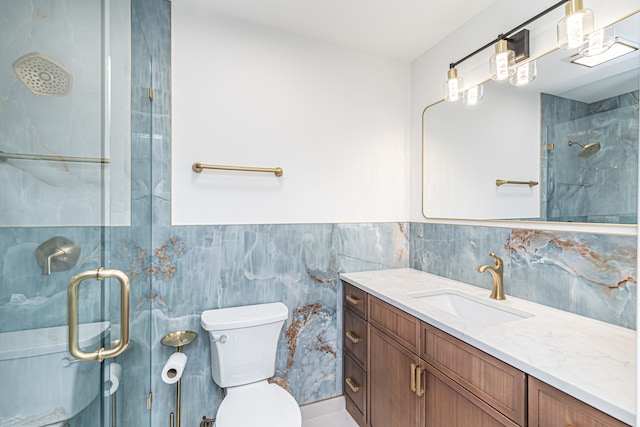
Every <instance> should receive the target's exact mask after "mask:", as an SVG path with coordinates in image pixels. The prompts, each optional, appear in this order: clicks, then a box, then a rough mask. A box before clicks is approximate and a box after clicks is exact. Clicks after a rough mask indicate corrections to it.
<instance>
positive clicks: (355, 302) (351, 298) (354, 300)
mask: <svg viewBox="0 0 640 427" xmlns="http://www.w3.org/2000/svg"><path fill="white" fill-rule="evenodd" d="M345 299H346V300H347V301H349V302H350V303H351V304H353V305H358V304H360V298H358V297H354V296H353V295H351V294H347V296H346V297H345Z"/></svg>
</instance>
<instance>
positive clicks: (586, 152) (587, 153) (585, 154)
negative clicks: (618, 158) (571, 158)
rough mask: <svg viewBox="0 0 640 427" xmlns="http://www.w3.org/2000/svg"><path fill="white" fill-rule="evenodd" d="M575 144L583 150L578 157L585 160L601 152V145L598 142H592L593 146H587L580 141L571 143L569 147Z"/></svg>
mask: <svg viewBox="0 0 640 427" xmlns="http://www.w3.org/2000/svg"><path fill="white" fill-rule="evenodd" d="M574 144H576V145H579V146H580V147H582V149H581V150H580V152H579V153H578V157H581V158H583V159H587V158H589V157H591V156H593V155H594V154H596V153H597V152H598V151H600V143H599V142H598V141H596V142H592V143H591V144H587V145H585V144H583V143H582V142H578V141H569V147H571V146H572V145H574Z"/></svg>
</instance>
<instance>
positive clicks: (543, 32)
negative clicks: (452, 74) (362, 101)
mask: <svg viewBox="0 0 640 427" xmlns="http://www.w3.org/2000/svg"><path fill="white" fill-rule="evenodd" d="M551 4H552V3H549V4H541V2H531V1H527V0H499V1H496V2H495V3H494V4H493V5H492V6H490V7H489V8H487V9H486V10H485V11H484V12H483V13H481V14H479V15H477V16H476V17H475V18H473V19H471V20H469V21H467V22H466V23H464V24H463V25H461V26H460V27H459V28H458V29H456V30H455V31H454V32H453V33H451V34H450V35H448V36H447V37H446V38H444V39H443V40H442V41H441V42H440V43H439V44H438V45H436V46H435V47H434V48H433V49H430V50H429V51H427V52H426V53H425V54H424V55H422V56H421V57H420V58H418V59H416V60H415V61H414V62H413V63H412V66H411V95H412V98H411V164H410V168H411V177H410V194H411V200H410V215H409V216H410V220H411V221H415V222H426V220H425V218H424V217H423V215H422V111H423V110H424V108H425V107H426V106H427V105H430V104H433V103H434V102H436V101H438V100H439V99H441V98H442V82H443V81H444V80H445V78H446V73H447V70H448V69H449V63H450V62H453V61H457V60H459V59H461V58H463V57H464V56H466V55H467V54H469V53H471V52H473V51H474V50H476V49H477V48H479V47H481V46H482V45H484V44H485V43H487V42H489V41H491V40H493V39H494V38H495V37H496V36H497V35H498V34H499V33H501V32H505V31H508V30H510V29H512V28H514V27H516V26H517V25H519V24H520V23H522V22H524V21H526V20H528V19H529V18H531V17H532V16H534V15H536V14H538V13H539V12H541V11H542V10H544V9H545V7H548V6H550V5H551ZM585 7H587V8H589V9H591V10H593V11H594V14H595V26H596V28H599V27H602V26H606V25H608V24H610V23H611V22H614V21H616V20H617V19H618V18H620V17H621V16H624V15H627V14H629V13H631V12H633V11H635V10H638V8H640V1H638V0H631V1H630V0H585ZM563 16H564V8H562V7H561V8H559V9H556V10H555V11H553V12H552V13H550V14H548V15H546V16H545V17H543V18H541V19H540V20H538V21H536V22H534V23H532V24H530V25H528V26H527V27H526V28H527V29H529V30H530V32H531V33H530V35H531V40H530V41H531V56H539V55H540V54H542V53H544V52H547V51H549V50H551V49H553V48H554V47H555V46H556V44H557V40H556V37H557V36H556V24H557V22H558V21H559V20H560V19H561V18H562V17H563ZM492 54H493V49H492V48H489V49H486V50H485V51H484V52H482V53H480V54H478V55H476V56H475V57H473V58H471V59H469V60H467V61H465V62H463V63H462V64H460V65H459V66H458V67H457V68H458V70H459V73H460V75H461V76H463V78H464V79H465V86H466V87H471V86H473V85H475V84H478V83H480V82H482V81H484V80H486V79H487V78H488V77H489V65H488V64H489V58H490V56H491V55H492ZM436 222H438V221H436ZM446 222H455V221H446ZM485 224H487V223H485ZM507 224H508V223H507ZM487 225H490V224H487ZM495 225H500V224H495ZM502 226H504V225H502ZM540 226H541V227H544V228H553V227H554V226H553V225H548V224H541V225H540ZM532 227H535V225H533V226H532ZM563 227H564V228H567V227H566V226H563ZM593 228H594V230H595V229H597V228H598V227H597V226H594V227H593Z"/></svg>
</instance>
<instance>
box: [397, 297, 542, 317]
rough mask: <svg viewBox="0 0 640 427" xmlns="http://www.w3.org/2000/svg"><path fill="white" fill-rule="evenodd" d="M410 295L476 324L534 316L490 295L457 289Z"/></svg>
mask: <svg viewBox="0 0 640 427" xmlns="http://www.w3.org/2000/svg"><path fill="white" fill-rule="evenodd" d="M409 296H410V297H412V298H415V299H416V300H418V301H420V302H423V303H425V304H428V305H430V306H432V307H435V308H437V309H439V310H443V311H446V312H447V313H449V314H453V315H454V316H457V317H459V318H461V319H464V320H466V321H469V322H473V323H474V324H484V325H494V324H499V323H506V322H513V321H514V320H521V319H526V318H528V317H532V316H533V314H531V313H527V312H524V311H521V310H518V309H515V308H511V307H508V306H505V305H501V303H500V302H497V301H493V300H490V299H489V297H488V296H487V298H486V300H484V299H482V298H479V297H476V296H474V295H470V294H466V293H464V292H460V291H458V290H455V289H441V290H437V291H424V292H411V293H409Z"/></svg>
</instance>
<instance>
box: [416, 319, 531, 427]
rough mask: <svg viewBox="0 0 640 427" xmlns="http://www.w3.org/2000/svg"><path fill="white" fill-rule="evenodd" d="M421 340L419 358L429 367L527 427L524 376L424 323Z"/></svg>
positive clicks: (525, 382) (517, 423)
mask: <svg viewBox="0 0 640 427" xmlns="http://www.w3.org/2000/svg"><path fill="white" fill-rule="evenodd" d="M421 338H422V340H421V343H422V351H421V352H420V357H422V358H423V359H424V360H425V361H426V362H427V363H428V364H430V365H431V366H433V367H434V368H436V369H437V370H439V371H440V372H442V373H444V374H445V375H446V376H447V377H449V378H450V379H452V380H453V381H454V382H456V383H457V384H459V385H461V386H462V387H463V388H464V389H466V390H469V391H470V392H471V393H473V394H474V395H475V396H478V397H479V398H480V399H481V400H482V401H484V402H486V403H487V404H488V405H490V406H491V407H492V408H495V410H497V411H498V412H500V413H502V414H504V415H505V416H506V417H508V418H509V419H510V420H512V421H513V422H514V423H515V424H516V425H521V426H524V425H526V409H527V406H526V405H527V396H526V390H527V389H526V387H527V378H526V375H525V373H524V372H522V371H520V370H518V369H516V368H514V367H513V366H511V365H508V364H506V363H504V362H502V361H500V360H498V359H496V358H495V357H493V356H491V355H489V354H487V353H485V352H483V351H481V350H478V349H477V348H475V347H473V346H471V345H469V344H467V343H465V342H463V341H461V340H459V339H457V338H455V337H453V336H451V335H449V334H447V333H445V332H443V331H441V330H439V329H437V328H435V327H433V326H431V325H429V324H427V323H424V322H423V323H422V337H421ZM500 425H503V424H500ZM505 425H506V424H505Z"/></svg>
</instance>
